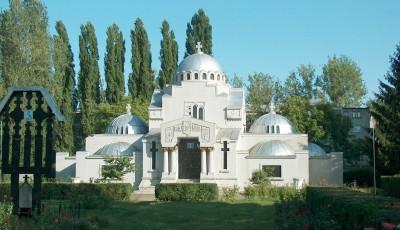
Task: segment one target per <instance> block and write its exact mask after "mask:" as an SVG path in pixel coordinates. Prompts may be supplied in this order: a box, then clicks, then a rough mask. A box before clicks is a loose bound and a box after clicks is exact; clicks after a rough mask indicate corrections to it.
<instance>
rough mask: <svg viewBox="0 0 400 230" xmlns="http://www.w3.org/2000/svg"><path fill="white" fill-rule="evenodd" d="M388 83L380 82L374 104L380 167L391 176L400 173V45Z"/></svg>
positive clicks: (393, 59)
mask: <svg viewBox="0 0 400 230" xmlns="http://www.w3.org/2000/svg"><path fill="white" fill-rule="evenodd" d="M390 64H391V65H390V69H389V71H388V73H387V74H386V76H385V80H386V81H379V92H378V93H377V94H375V96H376V99H375V100H374V101H373V102H372V115H373V117H374V118H375V120H376V136H377V142H378V150H379V152H378V153H379V154H378V160H379V161H378V162H379V164H378V166H379V168H380V169H381V171H384V172H385V173H389V174H395V173H399V172H400V139H399V130H400V122H399V120H400V44H399V45H398V46H397V47H396V51H395V53H394V55H393V56H392V57H391V59H390Z"/></svg>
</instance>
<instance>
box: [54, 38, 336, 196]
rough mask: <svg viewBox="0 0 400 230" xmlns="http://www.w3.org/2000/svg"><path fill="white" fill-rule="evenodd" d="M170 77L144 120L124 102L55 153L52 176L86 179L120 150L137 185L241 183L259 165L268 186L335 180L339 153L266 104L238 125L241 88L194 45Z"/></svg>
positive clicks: (242, 98)
mask: <svg viewBox="0 0 400 230" xmlns="http://www.w3.org/2000/svg"><path fill="white" fill-rule="evenodd" d="M173 81H174V83H173V84H172V85H167V86H166V87H165V88H164V89H162V90H158V89H157V90H155V91H154V93H153V95H152V98H151V103H150V106H149V123H148V125H147V124H146V123H145V122H144V121H142V120H141V119H140V118H138V117H137V116H134V115H132V114H130V107H128V108H127V109H128V111H127V113H126V114H124V115H121V116H119V117H117V118H115V119H114V120H113V121H112V123H111V124H110V125H109V127H107V130H106V133H105V134H96V135H93V136H89V137H88V138H86V149H85V151H80V152H77V153H76V156H73V157H72V156H69V154H68V153H58V154H57V176H58V177H71V178H73V180H74V181H82V182H89V181H93V180H95V179H97V178H101V167H102V165H104V157H105V156H128V157H132V159H133V160H134V161H135V166H136V171H135V173H131V174H127V175H126V176H125V178H124V181H126V182H130V183H133V184H134V185H135V188H136V189H142V190H146V189H148V188H152V187H153V186H154V185H156V184H158V183H177V182H199V183H217V184H218V185H219V186H234V185H237V186H239V187H241V188H243V187H244V186H246V185H248V184H249V183H250V182H249V178H250V177H251V174H252V172H254V171H255V170H259V169H266V168H270V169H271V170H272V171H273V174H274V175H273V177H272V178H271V180H272V183H273V184H276V185H291V184H293V182H294V181H304V182H305V183H307V184H320V183H324V184H337V185H341V184H342V183H343V157H342V153H326V152H325V151H324V150H323V149H322V148H321V147H319V146H318V145H316V144H312V143H308V136H307V134H299V133H296V130H295V129H294V127H293V126H292V124H291V123H290V121H289V120H287V119H286V118H285V117H283V116H281V115H279V114H277V113H276V112H275V111H274V106H273V104H272V105H271V106H270V112H269V113H268V114H265V115H263V116H261V117H259V118H258V119H257V120H256V121H255V122H254V123H253V124H252V125H251V128H250V129H249V130H248V131H246V130H245V127H246V110H245V94H244V90H243V89H242V88H232V87H230V86H229V85H228V84H227V83H226V76H225V74H224V72H223V70H222V68H221V66H220V65H219V64H218V62H217V61H216V60H215V59H214V58H213V57H212V56H210V55H207V54H204V53H203V52H201V46H200V44H198V45H197V53H195V54H193V55H190V56H188V57H186V58H185V59H184V60H183V61H182V62H181V63H180V64H179V66H178V69H177V72H176V75H175V78H174V80H173Z"/></svg>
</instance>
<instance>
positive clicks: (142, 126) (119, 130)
mask: <svg viewBox="0 0 400 230" xmlns="http://www.w3.org/2000/svg"><path fill="white" fill-rule="evenodd" d="M127 110H128V111H127V113H126V114H123V115H120V116H118V117H117V118H115V119H114V120H112V121H111V123H110V124H109V125H108V127H107V129H106V133H107V134H146V133H147V132H148V129H149V128H148V126H147V124H146V123H145V122H144V121H143V120H142V119H140V118H139V117H138V116H135V115H132V114H131V112H130V106H127Z"/></svg>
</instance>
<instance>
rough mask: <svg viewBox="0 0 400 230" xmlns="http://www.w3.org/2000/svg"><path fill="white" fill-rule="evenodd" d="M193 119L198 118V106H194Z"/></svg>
mask: <svg viewBox="0 0 400 230" xmlns="http://www.w3.org/2000/svg"><path fill="white" fill-rule="evenodd" d="M193 117H194V118H197V105H194V106H193Z"/></svg>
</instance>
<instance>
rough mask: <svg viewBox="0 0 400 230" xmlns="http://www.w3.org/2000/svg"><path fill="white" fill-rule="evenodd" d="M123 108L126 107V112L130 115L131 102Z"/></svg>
mask: <svg viewBox="0 0 400 230" xmlns="http://www.w3.org/2000/svg"><path fill="white" fill-rule="evenodd" d="M125 108H126V114H128V115H131V108H132V107H131V104H127V105H126V107H125Z"/></svg>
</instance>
